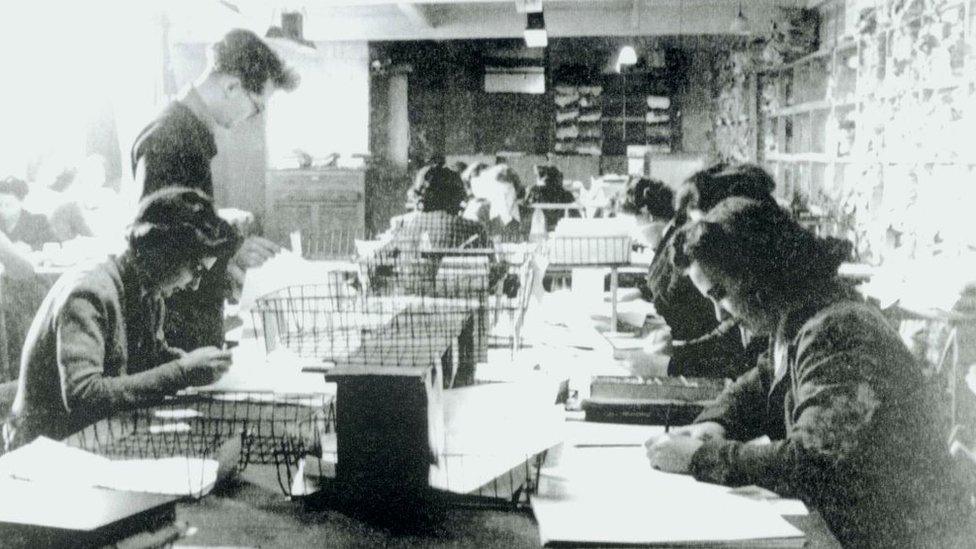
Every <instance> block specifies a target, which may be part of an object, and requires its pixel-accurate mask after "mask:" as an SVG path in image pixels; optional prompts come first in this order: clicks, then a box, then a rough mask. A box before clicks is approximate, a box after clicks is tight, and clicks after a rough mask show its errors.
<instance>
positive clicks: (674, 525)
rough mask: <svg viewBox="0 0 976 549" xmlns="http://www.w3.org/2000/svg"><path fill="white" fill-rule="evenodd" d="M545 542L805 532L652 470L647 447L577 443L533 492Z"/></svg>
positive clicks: (742, 542)
mask: <svg viewBox="0 0 976 549" xmlns="http://www.w3.org/2000/svg"><path fill="white" fill-rule="evenodd" d="M531 500H532V510H533V512H534V513H535V517H536V520H537V521H538V522H539V535H540V537H541V539H542V544H543V545H544V546H560V545H572V546H579V545H584V544H598V545H624V546H626V545H641V546H648V545H650V546H667V547H801V546H802V545H803V544H804V541H805V539H804V535H803V532H801V531H800V530H798V529H797V528H795V527H794V526H792V525H791V524H790V523H788V522H787V521H786V520H784V519H783V518H782V517H781V516H780V515H779V513H778V512H777V510H776V509H775V508H774V507H772V506H769V505H766V504H764V503H762V502H758V501H754V500H751V499H749V498H746V497H740V496H738V495H736V494H733V493H730V491H729V489H728V488H727V487H724V486H717V485H712V484H705V483H701V482H697V481H695V480H694V479H693V478H691V477H689V476H685V475H674V474H669V473H662V472H660V471H655V470H653V469H651V467H650V466H649V465H648V463H647V458H646V456H645V455H644V448H643V447H638V448H629V447H622V448H621V447H617V448H586V449H579V448H578V449H575V450H573V451H572V452H569V453H568V454H567V455H564V456H563V459H562V460H561V461H560V463H559V465H558V466H556V467H552V468H544V469H543V470H542V474H541V477H540V485H539V493H538V494H537V495H535V496H532V498H531Z"/></svg>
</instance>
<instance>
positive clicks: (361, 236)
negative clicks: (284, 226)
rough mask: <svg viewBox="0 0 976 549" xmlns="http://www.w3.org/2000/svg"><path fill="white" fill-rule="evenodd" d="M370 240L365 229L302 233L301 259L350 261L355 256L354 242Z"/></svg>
mask: <svg viewBox="0 0 976 549" xmlns="http://www.w3.org/2000/svg"><path fill="white" fill-rule="evenodd" d="M367 238H370V235H369V234H367V233H366V231H365V229H361V228H340V229H329V230H321V231H318V232H315V233H302V234H301V245H302V257H305V258H307V259H352V258H353V257H355V256H356V255H357V250H356V241H362V240H366V239H367Z"/></svg>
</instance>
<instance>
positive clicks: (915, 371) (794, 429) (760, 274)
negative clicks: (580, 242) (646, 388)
mask: <svg viewBox="0 0 976 549" xmlns="http://www.w3.org/2000/svg"><path fill="white" fill-rule="evenodd" d="M674 247H675V252H674V253H675V255H674V258H675V263H676V264H677V265H678V266H679V267H680V268H682V269H687V272H688V274H689V275H690V277H691V280H692V281H693V282H694V284H695V286H696V287H697V288H698V290H699V291H701V293H702V294H705V295H708V296H709V298H711V299H712V301H713V302H714V303H715V305H716V307H719V308H721V309H723V310H724V311H726V312H727V313H729V314H730V315H732V316H733V317H735V318H737V319H739V320H740V321H741V322H743V323H744V324H745V325H747V326H748V327H749V328H750V329H752V330H754V331H756V332H757V333H763V334H768V335H769V336H770V337H771V338H772V341H771V343H770V346H769V354H768V360H764V361H761V362H760V364H759V366H757V367H756V368H754V369H752V370H750V371H749V372H747V373H746V374H745V375H743V376H742V377H741V378H739V379H738V381H736V383H735V384H734V385H732V386H731V387H729V388H728V389H727V390H726V391H725V393H723V394H722V395H721V396H720V397H719V398H718V400H717V402H716V403H715V404H714V405H712V406H711V407H710V408H708V409H706V410H705V411H704V412H703V413H702V414H701V415H700V416H699V417H698V418H697V419H696V420H695V423H694V424H693V425H691V426H689V427H686V428H683V429H681V430H680V431H678V432H675V431H672V432H671V433H670V434H666V435H662V436H660V437H656V438H654V439H651V440H649V441H648V443H647V454H648V458H649V459H650V462H651V465H652V466H653V467H654V468H657V469H661V470H664V471H669V472H674V473H690V474H692V475H694V476H695V478H697V479H699V480H702V481H706V482H713V483H719V484H726V485H733V486H738V485H750V484H757V485H759V486H762V487H765V488H768V489H771V490H774V491H776V492H778V493H780V494H783V495H787V496H791V497H799V498H801V499H803V500H804V501H805V502H806V503H808V504H810V505H812V506H813V507H814V508H816V509H817V510H818V511H819V512H820V514H821V515H822V516H823V518H824V520H825V521H826V523H827V525H828V526H829V527H830V530H831V531H832V532H833V534H834V535H835V536H836V537H837V539H838V540H839V541H840V542H841V543H842V544H843V545H844V546H846V547H912V548H917V547H964V546H965V547H969V546H971V545H970V544H971V543H972V541H973V539H976V538H974V537H971V536H973V532H972V530H969V532H968V534H966V533H963V532H961V531H960V527H962V526H967V527H968V521H969V519H970V518H971V516H972V509H971V506H970V503H969V499H968V498H969V495H968V494H967V491H968V490H971V488H972V487H971V486H967V485H966V484H965V482H964V481H962V478H961V477H957V476H956V475H955V472H954V469H953V464H952V462H950V460H949V454H948V446H947V440H948V439H947V436H946V434H947V427H948V425H947V421H946V420H947V418H948V414H947V413H946V412H947V410H946V409H945V406H943V405H944V404H945V403H946V402H945V400H946V398H947V397H945V396H944V395H942V394H941V392H940V391H939V390H938V388H937V387H936V386H935V384H933V383H930V382H927V381H926V379H924V378H923V375H922V372H921V370H920V369H919V368H918V366H917V365H916V363H915V361H914V360H913V359H912V356H911V354H910V353H909V351H908V349H907V348H906V347H905V346H904V344H903V343H902V342H901V341H900V339H899V337H898V334H897V333H896V332H895V331H894V330H893V328H892V327H891V326H890V325H889V324H888V323H887V321H886V320H885V318H884V317H883V316H882V315H881V313H880V311H878V310H877V309H876V308H875V307H873V306H870V305H868V304H866V303H864V302H863V301H862V300H861V299H859V298H858V297H857V295H856V293H855V292H853V291H852V290H850V289H849V287H847V286H846V285H845V284H843V283H842V282H841V281H840V280H839V279H838V276H837V268H838V266H839V265H840V263H841V261H842V260H843V257H842V255H841V254H842V253H845V251H844V250H842V249H840V248H839V247H837V246H835V245H833V244H832V243H830V242H827V241H825V240H821V239H819V238H817V237H816V236H814V235H813V234H812V233H810V232H808V231H806V230H804V229H803V228H801V227H800V226H799V225H798V224H797V223H796V222H795V221H793V220H792V219H791V218H790V216H789V215H788V214H787V213H786V212H785V211H784V210H782V209H781V208H779V207H778V206H777V205H775V204H773V203H772V202H768V201H767V202H757V201H754V200H749V199H744V198H730V199H728V200H725V201H723V202H722V203H721V204H719V205H718V206H716V207H715V208H713V209H712V210H711V211H710V212H709V213H708V214H706V215H705V217H704V218H702V219H701V220H699V221H696V222H694V223H692V224H691V225H690V226H688V227H687V228H685V229H683V230H682V232H681V233H680V236H679V237H678V238H677V239H675V244H674ZM761 435H766V436H768V437H769V438H770V439H771V442H770V443H767V444H749V445H746V444H745V441H748V440H750V439H753V438H756V437H759V436H761ZM966 536H970V537H966ZM964 542H965V543H964Z"/></svg>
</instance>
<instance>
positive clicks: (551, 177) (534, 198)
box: [525, 165, 579, 233]
mask: <svg viewBox="0 0 976 549" xmlns="http://www.w3.org/2000/svg"><path fill="white" fill-rule="evenodd" d="M535 175H536V184H535V186H534V187H532V188H531V189H529V193H528V195H527V196H526V197H525V203H526V205H527V206H532V205H533V204H572V203H574V202H576V197H575V196H573V193H572V192H570V191H568V190H567V189H566V188H565V187H563V173H562V172H561V171H559V168H556V167H555V166H547V165H537V166H536V167H535ZM526 209H527V210H528V211H532V210H531V208H526ZM539 211H540V212H541V215H542V216H543V217H544V218H545V223H546V232H547V233H548V232H552V230H553V229H555V228H556V224H557V223H559V220H560V219H562V218H563V217H565V216H566V213H567V212H566V211H565V210H552V209H545V210H539ZM532 215H533V219H532V222H533V223H535V213H534V212H533V213H532ZM569 215H570V217H579V212H577V211H570V212H569Z"/></svg>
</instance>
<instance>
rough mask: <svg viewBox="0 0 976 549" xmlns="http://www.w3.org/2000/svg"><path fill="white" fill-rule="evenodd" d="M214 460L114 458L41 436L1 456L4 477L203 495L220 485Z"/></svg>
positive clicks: (216, 463)
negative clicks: (217, 484)
mask: <svg viewBox="0 0 976 549" xmlns="http://www.w3.org/2000/svg"><path fill="white" fill-rule="evenodd" d="M218 468H219V464H218V462H217V461H216V460H213V459H203V458H190V457H171V458H163V459H132V460H111V459H108V458H106V457H103V456H99V455H96V454H92V453H90V452H86V451H84V450H81V449H78V448H73V447H71V446H68V445H66V444H64V443H61V442H56V441H53V440H51V439H49V438H45V437H39V438H37V439H35V440H34V441H32V442H31V443H29V444H26V445H24V446H22V447H20V448H18V449H17V450H14V451H13V452H9V453H7V454H5V455H4V456H3V457H0V478H14V479H18V480H23V481H31V482H45V483H51V482H53V483H57V484H59V485H64V486H68V485H70V486H95V487H100V488H108V489H111V490H119V491H126V492H149V493H154V494H170V495H181V496H193V497H200V496H202V495H204V494H207V493H209V492H210V490H212V489H213V487H214V485H215V484H216V482H217V470H218Z"/></svg>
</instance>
